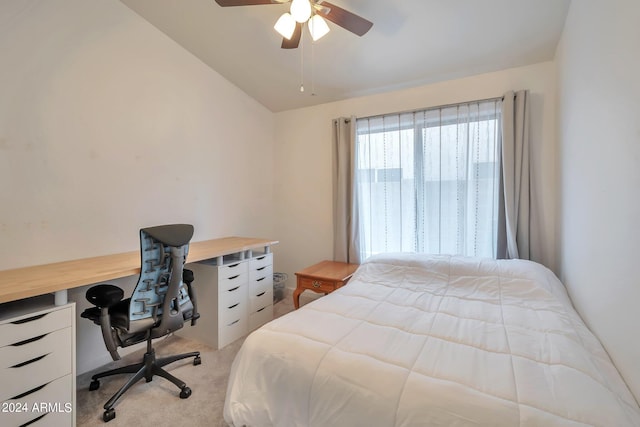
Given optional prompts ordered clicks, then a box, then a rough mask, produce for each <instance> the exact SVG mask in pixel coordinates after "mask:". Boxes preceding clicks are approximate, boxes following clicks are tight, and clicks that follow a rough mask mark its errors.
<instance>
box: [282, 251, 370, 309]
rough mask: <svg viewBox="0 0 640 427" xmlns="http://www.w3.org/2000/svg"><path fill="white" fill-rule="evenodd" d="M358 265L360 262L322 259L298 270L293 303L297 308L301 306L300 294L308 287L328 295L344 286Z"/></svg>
mask: <svg viewBox="0 0 640 427" xmlns="http://www.w3.org/2000/svg"><path fill="white" fill-rule="evenodd" d="M358 267H359V265H358V264H347V263H346V262H337V261H322V262H320V263H318V264H315V265H312V266H311V267H307V268H305V269H303V270H300V271H298V272H297V273H296V276H297V285H296V290H295V291H293V305H295V307H296V308H298V307H300V294H301V293H302V292H304V291H305V290H306V289H309V290H310V291H314V292H319V293H324V294H325V295H326V294H328V293H331V292H333V291H335V290H336V289H338V288H339V287H341V286H344V285H345V284H346V283H347V282H348V281H349V279H350V278H351V276H352V275H353V273H354V272H355V271H356V269H357V268H358Z"/></svg>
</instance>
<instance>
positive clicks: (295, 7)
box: [216, 0, 373, 49]
mask: <svg viewBox="0 0 640 427" xmlns="http://www.w3.org/2000/svg"><path fill="white" fill-rule="evenodd" d="M289 2H290V3H291V9H290V12H288V13H284V14H283V15H282V16H281V17H280V19H278V21H277V22H276V25H275V26H274V28H275V29H276V31H278V33H280V34H281V35H282V37H283V38H282V46H281V47H282V48H283V49H295V48H297V47H298V45H299V44H300V38H301V37H302V26H303V25H304V24H305V23H307V26H308V27H309V33H310V34H311V37H312V38H313V40H314V41H315V40H318V39H319V38H320V37H322V36H324V35H325V34H327V33H328V32H329V26H328V25H327V23H326V21H325V19H326V20H329V21H331V22H333V23H334V24H336V25H339V26H340V27H342V28H344V29H346V30H348V31H351V32H352V33H354V34H357V35H358V36H363V35H364V34H365V33H366V32H367V31H369V29H370V28H371V27H372V26H373V23H372V22H371V21H368V20H366V19H364V18H362V17H360V16H358V15H356V14H354V13H351V12H349V11H348V10H345V9H343V8H341V7H339V6H336V5H334V4H332V3H329V2H328V1H323V0H216V3H218V4H219V5H220V6H222V7H229V6H255V5H261V4H283V3H289Z"/></svg>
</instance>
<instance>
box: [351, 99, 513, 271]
mask: <svg viewBox="0 0 640 427" xmlns="http://www.w3.org/2000/svg"><path fill="white" fill-rule="evenodd" d="M500 104H501V101H500V100H499V99H496V100H490V101H481V102H473V103H465V104H459V105H454V106H447V107H442V108H435V109H429V110H424V111H417V112H410V113H400V114H390V115H384V116H377V117H369V118H362V119H358V120H357V122H356V159H355V168H356V171H355V179H356V183H355V193H356V198H357V206H358V208H357V217H358V224H359V228H360V233H359V236H360V237H359V238H360V242H359V248H360V251H361V254H360V259H362V260H364V259H366V258H367V257H369V256H371V255H373V254H376V253H381V252H400V251H405V252H406V251H415V252H426V253H432V254H460V255H470V256H484V257H495V256H496V246H497V228H498V207H499V194H500V193H499V185H500V151H499V134H500V131H499V129H500V110H501V105H500Z"/></svg>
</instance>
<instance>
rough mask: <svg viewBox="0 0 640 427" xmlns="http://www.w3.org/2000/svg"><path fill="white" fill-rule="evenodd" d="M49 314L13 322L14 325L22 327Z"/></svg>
mask: <svg viewBox="0 0 640 427" xmlns="http://www.w3.org/2000/svg"><path fill="white" fill-rule="evenodd" d="M47 314H49V313H44V314H38V315H37V316H33V317H27V318H26V319H20V320H16V321H14V322H11V323H12V324H13V325H21V324H23V323H28V322H33V321H34V320H38V319H42V318H43V317H44V316H46V315H47Z"/></svg>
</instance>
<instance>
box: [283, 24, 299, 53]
mask: <svg viewBox="0 0 640 427" xmlns="http://www.w3.org/2000/svg"><path fill="white" fill-rule="evenodd" d="M300 37H302V24H301V23H299V22H296V29H295V30H293V35H292V36H291V39H289V40H287V39H286V38H284V37H283V38H282V46H280V47H281V48H283V49H295V48H297V47H298V45H299V44H300Z"/></svg>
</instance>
